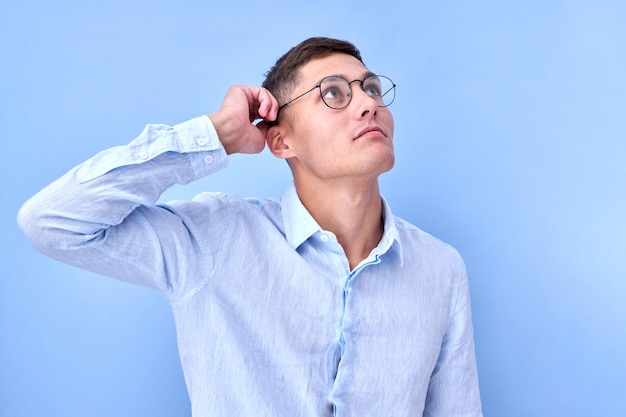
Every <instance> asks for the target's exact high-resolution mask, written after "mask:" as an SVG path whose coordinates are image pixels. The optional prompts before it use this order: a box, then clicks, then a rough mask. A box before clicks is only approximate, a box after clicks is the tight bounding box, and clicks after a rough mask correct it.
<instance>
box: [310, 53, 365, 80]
mask: <svg viewBox="0 0 626 417" xmlns="http://www.w3.org/2000/svg"><path fill="white" fill-rule="evenodd" d="M370 74H372V72H371V71H369V70H368V69H367V67H366V66H365V65H363V63H362V62H361V61H359V60H358V59H356V58H355V57H353V56H352V55H348V54H342V53H335V54H332V55H328V56H326V57H323V58H315V59H312V60H310V61H309V62H307V63H306V64H304V65H303V66H302V67H301V68H300V77H299V78H300V82H302V83H311V82H318V81H320V80H321V79H322V78H324V77H328V76H332V75H336V76H341V77H343V78H346V79H348V80H352V79H356V78H360V77H365V76H367V75H370Z"/></svg>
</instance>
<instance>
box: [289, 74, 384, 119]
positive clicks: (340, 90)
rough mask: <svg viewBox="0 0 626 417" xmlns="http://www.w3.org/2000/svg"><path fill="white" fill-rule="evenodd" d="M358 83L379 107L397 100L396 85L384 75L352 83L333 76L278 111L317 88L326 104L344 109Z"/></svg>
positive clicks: (372, 75) (370, 76)
mask: <svg viewBox="0 0 626 417" xmlns="http://www.w3.org/2000/svg"><path fill="white" fill-rule="evenodd" d="M356 82H358V83H360V84H361V90H363V91H364V92H365V94H367V95H368V96H370V97H371V98H373V99H374V101H376V104H377V105H378V107H387V106H389V105H390V104H391V103H393V100H394V99H395V98H396V85H395V84H394V83H393V81H391V79H390V78H388V77H385V76H384V75H377V74H371V75H368V76H367V77H365V78H364V79H362V80H352V81H348V80H346V79H345V78H343V77H340V76H338V75H331V76H330V77H326V78H324V79H322V81H320V83H319V84H318V85H316V86H315V87H313V88H311V89H310V90H308V91H305V92H304V93H302V94H300V95H299V96H298V97H296V98H293V99H291V100H289V101H288V102H286V103H285V104H283V105H282V106H280V107H279V108H278V111H279V112H280V111H281V110H282V109H284V108H285V107H287V105H289V104H291V103H293V102H294V101H296V100H297V99H299V98H300V97H303V96H305V95H307V94H309V93H310V92H311V91H313V90H315V89H317V88H319V90H320V95H321V96H322V101H323V102H324V104H326V105H327V106H328V107H330V108H331V109H337V110H339V109H343V108H344V107H346V106H347V105H348V104H350V100H352V83H356Z"/></svg>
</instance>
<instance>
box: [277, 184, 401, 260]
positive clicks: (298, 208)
mask: <svg viewBox="0 0 626 417" xmlns="http://www.w3.org/2000/svg"><path fill="white" fill-rule="evenodd" d="M381 200H382V203H383V225H384V226H383V227H384V231H383V237H382V239H381V241H380V243H379V244H378V246H377V247H376V248H375V249H374V253H376V254H379V255H382V254H383V253H386V252H387V251H388V250H389V249H390V248H391V247H392V245H393V244H394V243H396V244H397V248H398V255H399V257H400V262H401V263H402V244H401V242H400V237H399V235H398V228H397V227H396V222H395V218H394V216H393V213H392V212H391V208H390V207H389V204H388V203H387V202H386V201H385V199H384V198H383V197H381ZM281 205H282V215H283V224H284V225H285V237H286V238H287V241H288V242H289V243H290V244H291V246H293V248H294V249H297V248H298V247H299V246H300V245H301V244H303V243H304V242H305V241H306V240H307V239H308V238H310V237H311V236H313V235H314V234H315V233H316V232H319V231H321V230H322V228H321V227H320V225H319V224H318V223H317V221H315V219H314V218H313V216H311V214H310V213H309V212H308V210H307V209H306V207H304V205H303V204H302V201H300V197H298V193H297V192H296V187H295V186H294V185H293V184H292V185H291V186H290V187H289V188H288V189H287V190H286V191H285V193H284V194H283V197H282V200H281Z"/></svg>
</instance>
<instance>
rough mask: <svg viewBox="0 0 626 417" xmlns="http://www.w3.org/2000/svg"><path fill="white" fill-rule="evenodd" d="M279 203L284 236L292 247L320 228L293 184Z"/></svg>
mask: <svg viewBox="0 0 626 417" xmlns="http://www.w3.org/2000/svg"><path fill="white" fill-rule="evenodd" d="M281 204H282V212H283V224H284V225H285V237H286V238H287V242H289V243H290V244H291V246H293V248H294V249H297V248H298V246H300V245H301V244H303V243H304V242H305V241H306V240H307V239H308V238H310V237H311V236H313V235H314V234H315V232H318V231H320V230H322V228H321V227H320V225H319V224H318V223H317V222H316V221H315V219H314V218H313V216H311V214H310V213H309V212H308V210H307V209H306V207H304V204H302V201H300V197H298V193H297V192H296V187H295V186H294V185H293V184H292V185H291V186H290V187H289V188H287V190H286V191H285V193H284V194H283V198H282V200H281Z"/></svg>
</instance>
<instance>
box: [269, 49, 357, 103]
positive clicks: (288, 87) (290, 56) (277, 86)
mask: <svg viewBox="0 0 626 417" xmlns="http://www.w3.org/2000/svg"><path fill="white" fill-rule="evenodd" d="M335 53H340V54H347V55H351V56H353V57H355V58H356V59H358V60H359V61H361V63H363V59H362V58H361V52H360V51H359V50H358V49H357V48H356V46H354V45H353V44H351V43H350V42H347V41H343V40H338V39H331V38H323V37H317V38H309V39H307V40H305V41H303V42H301V43H300V44H298V45H296V46H294V47H293V48H291V49H290V50H289V51H288V52H287V53H286V54H285V55H283V56H282V57H281V58H279V59H278V61H276V64H275V65H274V66H273V67H272V68H271V69H270V70H269V71H268V72H267V73H266V74H265V81H264V82H263V87H265V88H267V89H268V90H269V91H270V92H271V93H272V95H273V96H274V97H276V99H277V100H278V103H279V104H281V105H282V104H284V103H286V102H287V101H288V100H289V98H290V97H291V94H292V93H293V91H294V89H295V87H296V85H297V84H298V82H299V80H300V69H301V68H302V66H303V65H305V64H306V63H307V62H309V61H311V60H313V59H317V58H324V57H327V56H329V55H331V54H335Z"/></svg>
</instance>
